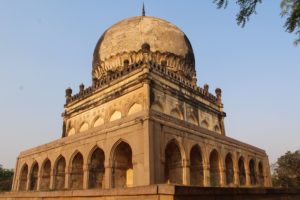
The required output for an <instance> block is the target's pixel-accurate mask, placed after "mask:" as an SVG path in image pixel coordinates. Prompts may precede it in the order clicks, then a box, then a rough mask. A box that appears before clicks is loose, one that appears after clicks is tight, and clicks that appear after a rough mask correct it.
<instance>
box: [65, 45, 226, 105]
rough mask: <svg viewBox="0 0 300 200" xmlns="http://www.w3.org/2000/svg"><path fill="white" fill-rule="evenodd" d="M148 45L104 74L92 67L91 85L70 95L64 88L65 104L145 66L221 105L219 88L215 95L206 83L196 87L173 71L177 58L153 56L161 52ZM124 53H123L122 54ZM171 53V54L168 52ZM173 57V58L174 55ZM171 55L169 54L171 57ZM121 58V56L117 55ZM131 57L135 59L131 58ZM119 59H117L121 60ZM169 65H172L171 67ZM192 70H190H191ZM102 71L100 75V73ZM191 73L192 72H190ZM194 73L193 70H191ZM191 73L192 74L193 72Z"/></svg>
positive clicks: (82, 87)
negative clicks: (150, 49)
mask: <svg viewBox="0 0 300 200" xmlns="http://www.w3.org/2000/svg"><path fill="white" fill-rule="evenodd" d="M147 49H148V47H147V46H146V47H145V46H142V49H141V50H140V51H138V52H134V53H133V54H131V55H135V57H132V59H131V60H128V59H125V58H126V57H123V58H122V59H123V65H119V66H118V64H117V63H115V64H114V65H110V66H114V69H115V70H109V69H108V70H107V71H106V74H105V75H104V72H101V70H102V69H103V68H94V69H93V84H92V86H90V87H88V88H84V85H83V84H81V85H80V86H79V93H77V94H75V95H73V96H72V90H71V88H68V89H67V90H66V105H67V104H69V103H71V102H74V101H77V100H79V99H83V98H86V97H88V96H90V95H91V94H92V93H93V92H94V91H96V90H99V89H101V88H103V87H105V86H107V85H109V84H110V83H111V82H112V81H114V80H117V79H119V78H122V77H124V76H125V75H127V74H129V73H131V72H133V71H135V70H137V69H142V68H145V67H147V68H148V69H149V71H153V72H156V73H158V74H160V75H162V76H163V77H164V78H167V79H170V80H172V81H175V82H178V83H179V84H180V85H181V86H182V87H185V88H186V89H188V90H190V91H191V92H193V93H196V94H197V95H199V96H201V97H202V98H204V99H206V100H208V101H209V102H211V103H213V104H215V105H218V106H220V107H222V102H221V89H219V88H217V89H216V91H215V92H216V96H215V95H213V94H211V93H209V86H208V85H207V84H205V85H204V88H201V87H198V86H197V85H196V84H195V83H196V80H195V77H194V75H193V77H194V78H192V80H190V79H188V78H186V76H185V75H182V73H179V72H180V71H179V72H178V71H175V70H174V68H175V66H177V69H178V68H179V66H180V65H179V63H180V62H179V60H177V61H175V60H176V59H173V61H174V62H171V60H172V59H167V60H168V62H166V60H164V59H162V57H160V58H159V59H158V57H159V56H158V57H155V55H160V56H162V54H161V53H160V52H159V53H157V52H156V53H153V52H150V51H148V50H147ZM165 54H167V53H165ZM124 55H125V54H124ZM169 55H171V54H169ZM172 56H174V57H173V58H175V57H176V56H175V55H172ZM172 56H169V58H170V57H172ZM119 58H121V57H119ZM127 58H128V57H127ZM133 58H134V59H135V60H133ZM153 58H154V59H153ZM122 59H121V60H122ZM121 60H119V61H121ZM170 66H173V68H171V67H170ZM191 71H192V70H190V72H191ZM101 73H102V75H101ZM191 73H192V72H191ZM193 73H194V72H193ZM193 73H192V74H193Z"/></svg>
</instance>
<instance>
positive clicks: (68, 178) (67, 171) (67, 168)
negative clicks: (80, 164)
mask: <svg viewBox="0 0 300 200" xmlns="http://www.w3.org/2000/svg"><path fill="white" fill-rule="evenodd" d="M70 172H71V169H70V168H69V167H66V174H65V189H69V188H70V181H71V180H70V179H71V178H70Z"/></svg>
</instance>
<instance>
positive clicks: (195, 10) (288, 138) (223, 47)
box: [0, 0, 300, 168]
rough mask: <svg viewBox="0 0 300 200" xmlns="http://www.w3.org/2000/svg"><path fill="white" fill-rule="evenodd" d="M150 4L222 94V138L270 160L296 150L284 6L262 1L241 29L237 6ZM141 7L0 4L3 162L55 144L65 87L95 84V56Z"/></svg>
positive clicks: (149, 10)
mask: <svg viewBox="0 0 300 200" xmlns="http://www.w3.org/2000/svg"><path fill="white" fill-rule="evenodd" d="M230 2H231V4H230V5H229V6H228V8H227V9H226V10H217V9H216V6H215V5H214V4H213V3H212V0H206V1H180V0H164V1H159V0H151V1H150V0H146V1H145V5H146V15H150V16H156V17H159V18H163V19H166V20H167V21H170V22H172V23H173V24H175V25H177V26H178V27H179V28H181V29H182V30H183V31H184V32H185V33H186V35H187V36H188V38H189V39H190V41H191V43H192V46H193V49H194V53H195V57H196V65H197V77H198V85H200V86H203V84H204V83H208V84H209V85H210V90H211V91H212V92H213V91H214V89H215V88H216V87H221V88H222V90H223V102H224V106H225V107H224V110H225V112H226V113H227V117H226V119H225V126H226V127H225V128H226V131H227V136H229V137H233V138H236V139H238V140H241V141H244V142H246V143H249V144H253V145H255V146H258V147H260V148H263V149H265V150H266V151H267V153H268V155H269V157H270V162H271V163H273V162H274V161H276V159H277V157H278V156H280V155H282V154H283V153H285V152H286V151H287V150H292V151H294V150H296V149H299V148H300V126H299V123H300V122H299V121H300V117H299V114H300V104H299V99H300V94H299V86H300V78H299V77H300V63H299V58H300V46H298V47H295V46H294V45H293V39H294V38H295V36H294V35H292V34H288V33H286V32H285V31H284V29H283V27H282V25H283V23H284V19H282V18H281V17H280V15H279V13H280V8H279V3H280V0H274V1H268V0H264V1H263V4H261V5H259V8H258V13H257V15H255V16H252V17H251V20H250V22H249V23H248V24H247V25H246V27H245V28H244V29H241V28H240V27H238V26H237V25H236V22H235V14H236V12H237V11H238V8H237V7H236V5H235V4H233V2H234V1H230ZM141 5H142V1H134V0H118V1H108V0H106V1H96V0H94V1H92V0H90V1H83V0H81V1H79V0H51V1H50V0H48V1H45V0H26V1H16V0H0V87H1V91H0V113H1V114H0V125H1V129H0V163H1V164H3V165H4V167H7V168H13V167H14V166H15V161H16V157H17V156H18V154H19V152H20V151H23V150H25V149H28V148H31V147H34V146H37V145H40V144H44V143H48V142H50V141H52V140H55V139H58V138H60V136H61V128H62V118H61V113H62V112H63V104H64V102H65V98H64V95H65V88H67V87H69V86H71V87H72V88H73V90H74V91H76V92H77V91H78V85H79V84H80V83H84V84H85V85H90V84H91V64H92V54H93V50H94V47H95V44H96V42H97V40H98V39H99V37H100V36H101V34H102V33H103V32H104V31H105V30H106V29H107V28H108V27H110V26H111V25H113V24H114V23H116V22H118V21H120V20H122V19H124V18H127V17H130V16H136V15H140V14H141Z"/></svg>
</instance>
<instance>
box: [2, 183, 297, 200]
mask: <svg viewBox="0 0 300 200" xmlns="http://www.w3.org/2000/svg"><path fill="white" fill-rule="evenodd" d="M4 199H5V200H15V199H16V200H22V199H24V200H28V199H35V200H52V199H61V200H63V199H76V200H81V199H82V200H83V199H99V200H138V199H139V200H140V199H142V200H194V199H195V200H196V199H197V200H202V199H203V200H204V199H205V200H254V199H255V200H300V189H274V188H212V187H208V188H207V187H206V188H203V187H192V186H177V185H151V186H143V187H134V188H125V189H105V190H66V191H44V192H5V193H0V200H4Z"/></svg>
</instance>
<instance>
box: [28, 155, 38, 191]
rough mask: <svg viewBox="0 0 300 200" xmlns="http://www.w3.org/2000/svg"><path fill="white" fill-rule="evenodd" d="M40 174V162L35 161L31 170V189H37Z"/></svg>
mask: <svg viewBox="0 0 300 200" xmlns="http://www.w3.org/2000/svg"><path fill="white" fill-rule="evenodd" d="M38 176H39V164H38V163H37V162H36V161H34V162H33V164H32V167H31V172H30V179H29V180H30V182H29V190H37V183H38Z"/></svg>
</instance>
